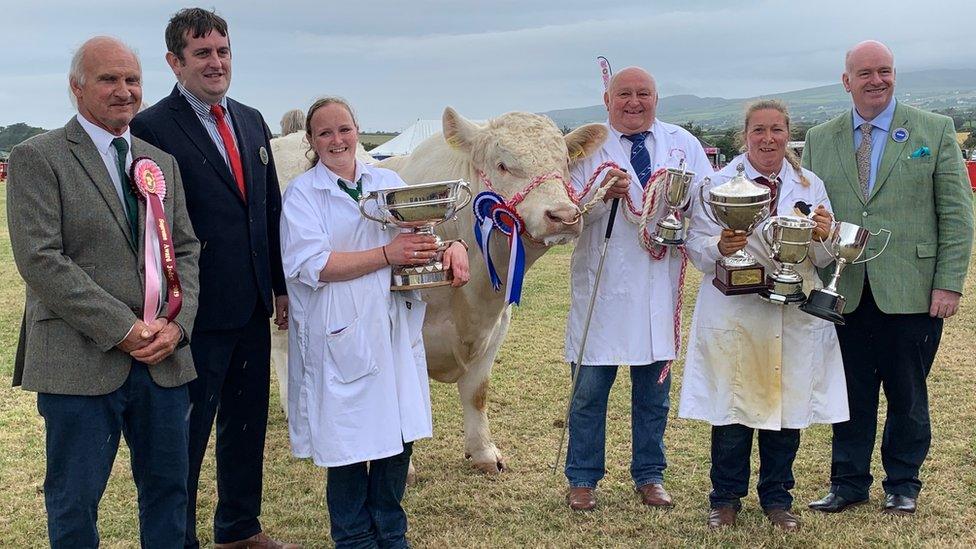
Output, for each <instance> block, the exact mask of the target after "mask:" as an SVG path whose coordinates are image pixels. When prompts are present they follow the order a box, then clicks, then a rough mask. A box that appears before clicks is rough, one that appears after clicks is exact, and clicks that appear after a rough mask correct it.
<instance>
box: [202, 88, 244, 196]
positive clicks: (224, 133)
mask: <svg viewBox="0 0 976 549" xmlns="http://www.w3.org/2000/svg"><path fill="white" fill-rule="evenodd" d="M210 112H211V113H213V115H214V118H216V119H217V131H218V132H219V133H220V140H221V141H223V142H224V150H226V151H227V160H229V161H230V169H231V171H232V172H233V173H234V179H235V180H236V181H237V189H238V190H239V191H241V198H243V199H244V200H247V188H246V187H245V186H244V167H243V166H242V165H241V155H240V153H238V152H237V145H235V144H234V136H233V135H231V134H230V127H229V126H227V121H226V120H224V108H223V107H221V106H220V105H210Z"/></svg>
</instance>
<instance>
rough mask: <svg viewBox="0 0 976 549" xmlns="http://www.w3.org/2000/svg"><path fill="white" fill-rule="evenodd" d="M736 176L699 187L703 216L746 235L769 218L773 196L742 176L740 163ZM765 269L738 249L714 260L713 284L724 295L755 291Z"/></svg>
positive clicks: (760, 289) (742, 167)
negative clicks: (717, 183)
mask: <svg viewBox="0 0 976 549" xmlns="http://www.w3.org/2000/svg"><path fill="white" fill-rule="evenodd" d="M737 169H738V172H739V173H737V174H736V175H735V177H733V178H732V179H730V180H728V181H727V182H725V183H723V184H722V185H718V186H717V187H715V188H712V189H709V190H708V198H707V199H706V198H705V196H704V194H705V185H704V184H702V186H701V187H699V189H698V192H699V196H700V198H701V202H702V205H703V207H704V206H707V207H706V208H705V210H704V211H705V215H706V216H708V218H709V219H711V220H712V221H713V222H715V223H716V224H718V225H719V226H721V227H724V228H726V229H730V230H733V231H743V232H745V233H746V234H750V233H752V230H753V229H754V228H755V227H756V225H758V224H759V223H761V222H762V221H763V220H764V219H766V218H767V217H769V204H770V203H771V202H772V200H773V199H772V196H771V193H770V190H769V188H768V187H764V186H762V185H757V184H756V183H754V182H753V181H751V180H750V179H749V178H748V177H746V175H745V166H744V165H742V164H739V166H738V167H737ZM764 274H765V269H763V266H762V265H760V264H759V262H758V261H756V258H754V257H752V255H750V254H749V252H747V251H745V250H739V251H737V252H735V253H734V254H732V255H730V256H728V257H723V258H722V259H719V260H718V261H716V262H715V278H714V279H712V284H713V285H714V286H715V287H716V288H718V289H719V291H720V292H722V293H723V294H725V295H740V294H754V293H758V292H760V291H762V290H763V289H764V288H765V287H766V282H765V280H764V279H765V277H764Z"/></svg>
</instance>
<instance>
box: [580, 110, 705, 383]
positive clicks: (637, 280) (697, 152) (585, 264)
mask: <svg viewBox="0 0 976 549" xmlns="http://www.w3.org/2000/svg"><path fill="white" fill-rule="evenodd" d="M607 129H608V130H609V132H610V135H609V137H608V138H607V141H606V143H605V144H604V146H603V147H602V148H601V150H600V151H598V152H597V153H595V154H593V155H591V156H589V157H587V158H585V159H584V160H583V161H582V162H579V163H578V164H577V165H576V166H575V167H574V168H573V170H572V172H571V176H572V183H573V185H574V187H575V188H576V190H577V191H581V190H582V189H583V187H584V185H585V184H586V182H587V181H588V180H589V179H590V177H591V176H592V175H593V171H594V170H595V169H596V167H597V166H599V165H600V164H602V163H603V162H605V161H607V160H612V161H613V162H615V163H617V164H618V165H619V166H621V167H623V168H626V169H627V171H628V172H629V173H631V174H634V173H636V170H634V169H633V167H632V166H631V165H630V149H629V147H628V148H626V149H625V148H624V144H625V143H626V144H628V145H629V144H630V141H628V140H625V139H623V138H622V137H621V132H618V131H617V130H615V129H613V127H612V126H610V125H609V124H607ZM651 132H652V133H653V135H654V139H653V150H649V151H648V153H649V154H650V156H651V158H652V163H651V165H652V167H653V171H656V170H658V169H660V168H665V167H675V168H676V167H678V164H679V162H680V161H681V159H682V158H684V159H685V161H686V162H687V166H686V168H687V169H688V170H690V171H692V172H695V177H694V180H693V183H692V187H691V190H692V191H693V192H697V187H698V184H699V182H700V181H701V179H702V178H703V177H704V176H706V175H709V174H711V173H712V169H711V165H710V164H709V163H708V158H707V157H706V156H705V151H704V150H702V147H701V144H700V143H699V142H698V139H696V138H695V137H694V136H693V135H691V134H690V133H688V132H687V131H686V130H684V129H683V128H681V127H679V126H675V125H673V124H667V123H665V122H661V121H659V120H655V121H654V124H653V125H652V126H651ZM602 178H603V176H602V174H601V175H600V176H598V177H597V181H602ZM642 193H643V187H641V185H640V184H639V183H637V182H636V181H634V180H633V179H632V180H631V184H630V198H631V200H632V201H633V203H634V204H635V206H636V207H638V208H640V205H641V199H642V198H641V197H642ZM626 207H627V206H626V203H625V202H624V201H621V203H620V209H621V210H623V208H626ZM666 210H667V209H666V208H663V207H662V208H661V209H660V210H659V214H658V217H655V218H654V219H651V220H649V221H648V226H649V227H651V230H653V227H654V224H655V223H656V222H657V221H658V219H659V218H660V217H663V216H664V215H665V213H666ZM609 211H610V202H609V201H608V202H605V203H599V204H597V205H596V207H594V208H593V209H592V210H590V212H589V213H588V214H587V216H586V218H585V219H584V220H583V233H582V235H581V236H580V238H579V240H578V241H577V243H576V247H575V249H574V250H573V258H572V263H571V267H570V270H571V274H572V284H571V286H570V293H571V305H570V311H569V319H568V321H567V325H566V342H565V349H566V351H565V359H566V361H567V362H575V361H576V360H577V358H578V354H579V344H580V339H581V338H582V333H583V323H584V322H585V321H586V309H587V306H588V305H589V300H590V294H591V292H592V291H593V285H594V279H595V276H596V269H597V265H598V264H599V262H600V250H601V248H602V246H603V240H604V234H605V231H606V223H607V217H608V214H609ZM680 270H681V255H680V253H679V252H677V251H675V250H668V251H667V252H666V255H665V257H664V258H662V259H661V260H654V259H652V258H651V256H650V255H649V254H648V252H647V251H646V250H645V249H644V248H643V247H642V246H641V244H640V242H639V241H638V231H637V225H635V224H634V223H632V222H630V221H628V220H627V219H626V217H625V216H624V214H623V211H618V212H617V217H616V219H615V223H614V228H613V235H612V236H611V238H610V243H609V246H608V248H607V258H606V263H605V264H604V268H603V275H602V279H601V281H600V288H599V293H598V294H597V298H596V303H595V305H594V310H593V319H592V321H591V322H590V330H589V334H588V336H587V341H586V350H585V351H586V352H585V354H584V356H583V364H587V365H620V364H627V365H643V364H651V363H653V362H657V361H660V360H672V359H674V358H676V352H675V340H674V305H675V303H676V301H677V292H678V279H679V274H680Z"/></svg>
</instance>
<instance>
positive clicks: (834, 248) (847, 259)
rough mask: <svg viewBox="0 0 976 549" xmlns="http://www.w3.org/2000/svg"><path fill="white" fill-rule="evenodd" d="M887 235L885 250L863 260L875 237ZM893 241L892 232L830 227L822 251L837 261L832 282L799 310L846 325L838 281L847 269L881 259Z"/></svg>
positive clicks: (840, 225)
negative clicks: (870, 242)
mask: <svg viewBox="0 0 976 549" xmlns="http://www.w3.org/2000/svg"><path fill="white" fill-rule="evenodd" d="M881 233H887V237H886V238H885V243H884V246H882V247H881V251H880V252H878V253H876V254H875V255H873V256H871V257H869V258H867V259H861V256H862V255H864V250H866V249H867V246H868V241H869V240H870V239H871V237H872V236H879V235H880V234H881ZM890 241H891V231H889V230H888V229H880V230H879V231H878V232H876V233H872V232H870V231H868V230H867V229H865V228H864V227H861V226H858V225H855V224H853V223H848V222H846V221H836V222H834V224H833V226H832V227H831V231H830V236H828V237H827V238H826V239H824V241H823V243H822V244H823V247H824V249H825V250H827V253H828V254H830V255H832V256H833V258H834V272H833V273H832V274H831V275H830V282H829V283H828V284H827V286H826V287H825V288H820V289H816V290H813V291H811V292H810V299H808V300H807V301H806V302H805V303H804V304H803V305H800V309H801V310H803V311H804V312H806V313H810V314H811V315H813V316H816V317H819V318H822V319H824V320H829V321H831V322H833V323H834V324H840V325H843V324H844V316H843V314H844V305H845V304H847V298H845V297H844V296H842V295H840V294H839V293H837V281H838V280H840V273H841V272H842V271H843V270H844V269H845V268H846V267H847V266H848V265H857V264H859V263H867V262H868V261H871V260H873V259H875V258H877V257H878V256H879V255H881V254H883V253H884V251H885V250H886V249H887V248H888V243H889V242H890Z"/></svg>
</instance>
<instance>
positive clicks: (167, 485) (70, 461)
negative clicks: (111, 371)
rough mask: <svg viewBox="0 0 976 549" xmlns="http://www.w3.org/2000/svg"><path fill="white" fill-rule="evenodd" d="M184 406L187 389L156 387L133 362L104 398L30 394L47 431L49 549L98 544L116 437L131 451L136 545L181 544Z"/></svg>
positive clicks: (75, 548)
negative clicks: (101, 505) (136, 503)
mask: <svg viewBox="0 0 976 549" xmlns="http://www.w3.org/2000/svg"><path fill="white" fill-rule="evenodd" d="M156 367H160V366H156ZM189 406H190V399H189V396H188V392H187V388H186V385H182V386H180V387H173V388H163V387H160V386H159V385H156V383H155V382H154V381H153V380H152V378H150V377H149V371H148V367H147V366H146V365H145V364H142V363H140V362H136V361H133V363H132V369H131V371H130V372H129V377H128V378H126V380H125V383H123V384H122V386H121V387H119V388H118V389H116V390H115V391H113V392H111V393H109V394H107V395H99V396H79V395H55V394H48V393H39V394H38V395H37V410H38V411H39V412H40V414H41V416H42V417H43V418H44V429H45V434H46V442H45V443H46V450H47V472H46V474H45V477H44V505H45V507H46V509H47V531H48V537H49V539H50V542H51V547H52V548H55V549H56V548H61V547H64V548H71V549H78V548H93V547H98V544H99V538H98V529H97V527H96V523H97V520H98V503H99V501H100V500H101V499H102V494H103V493H104V492H105V485H106V484H107V483H108V477H109V474H110V473H111V472H112V463H113V462H114V461H115V455H116V453H118V450H119V439H120V438H121V436H120V435H124V436H125V441H126V443H127V444H128V445H129V450H130V451H131V452H130V453H131V463H132V476H133V478H134V480H135V482H136V491H137V493H138V500H139V532H140V535H139V538H140V544H141V545H142V547H161V548H172V547H182V546H183V536H184V530H185V528H186V502H187V495H186V474H187V470H188V468H189V467H188V465H187V464H188V459H187V450H186V448H187V419H186V418H187V414H188V413H189Z"/></svg>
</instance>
